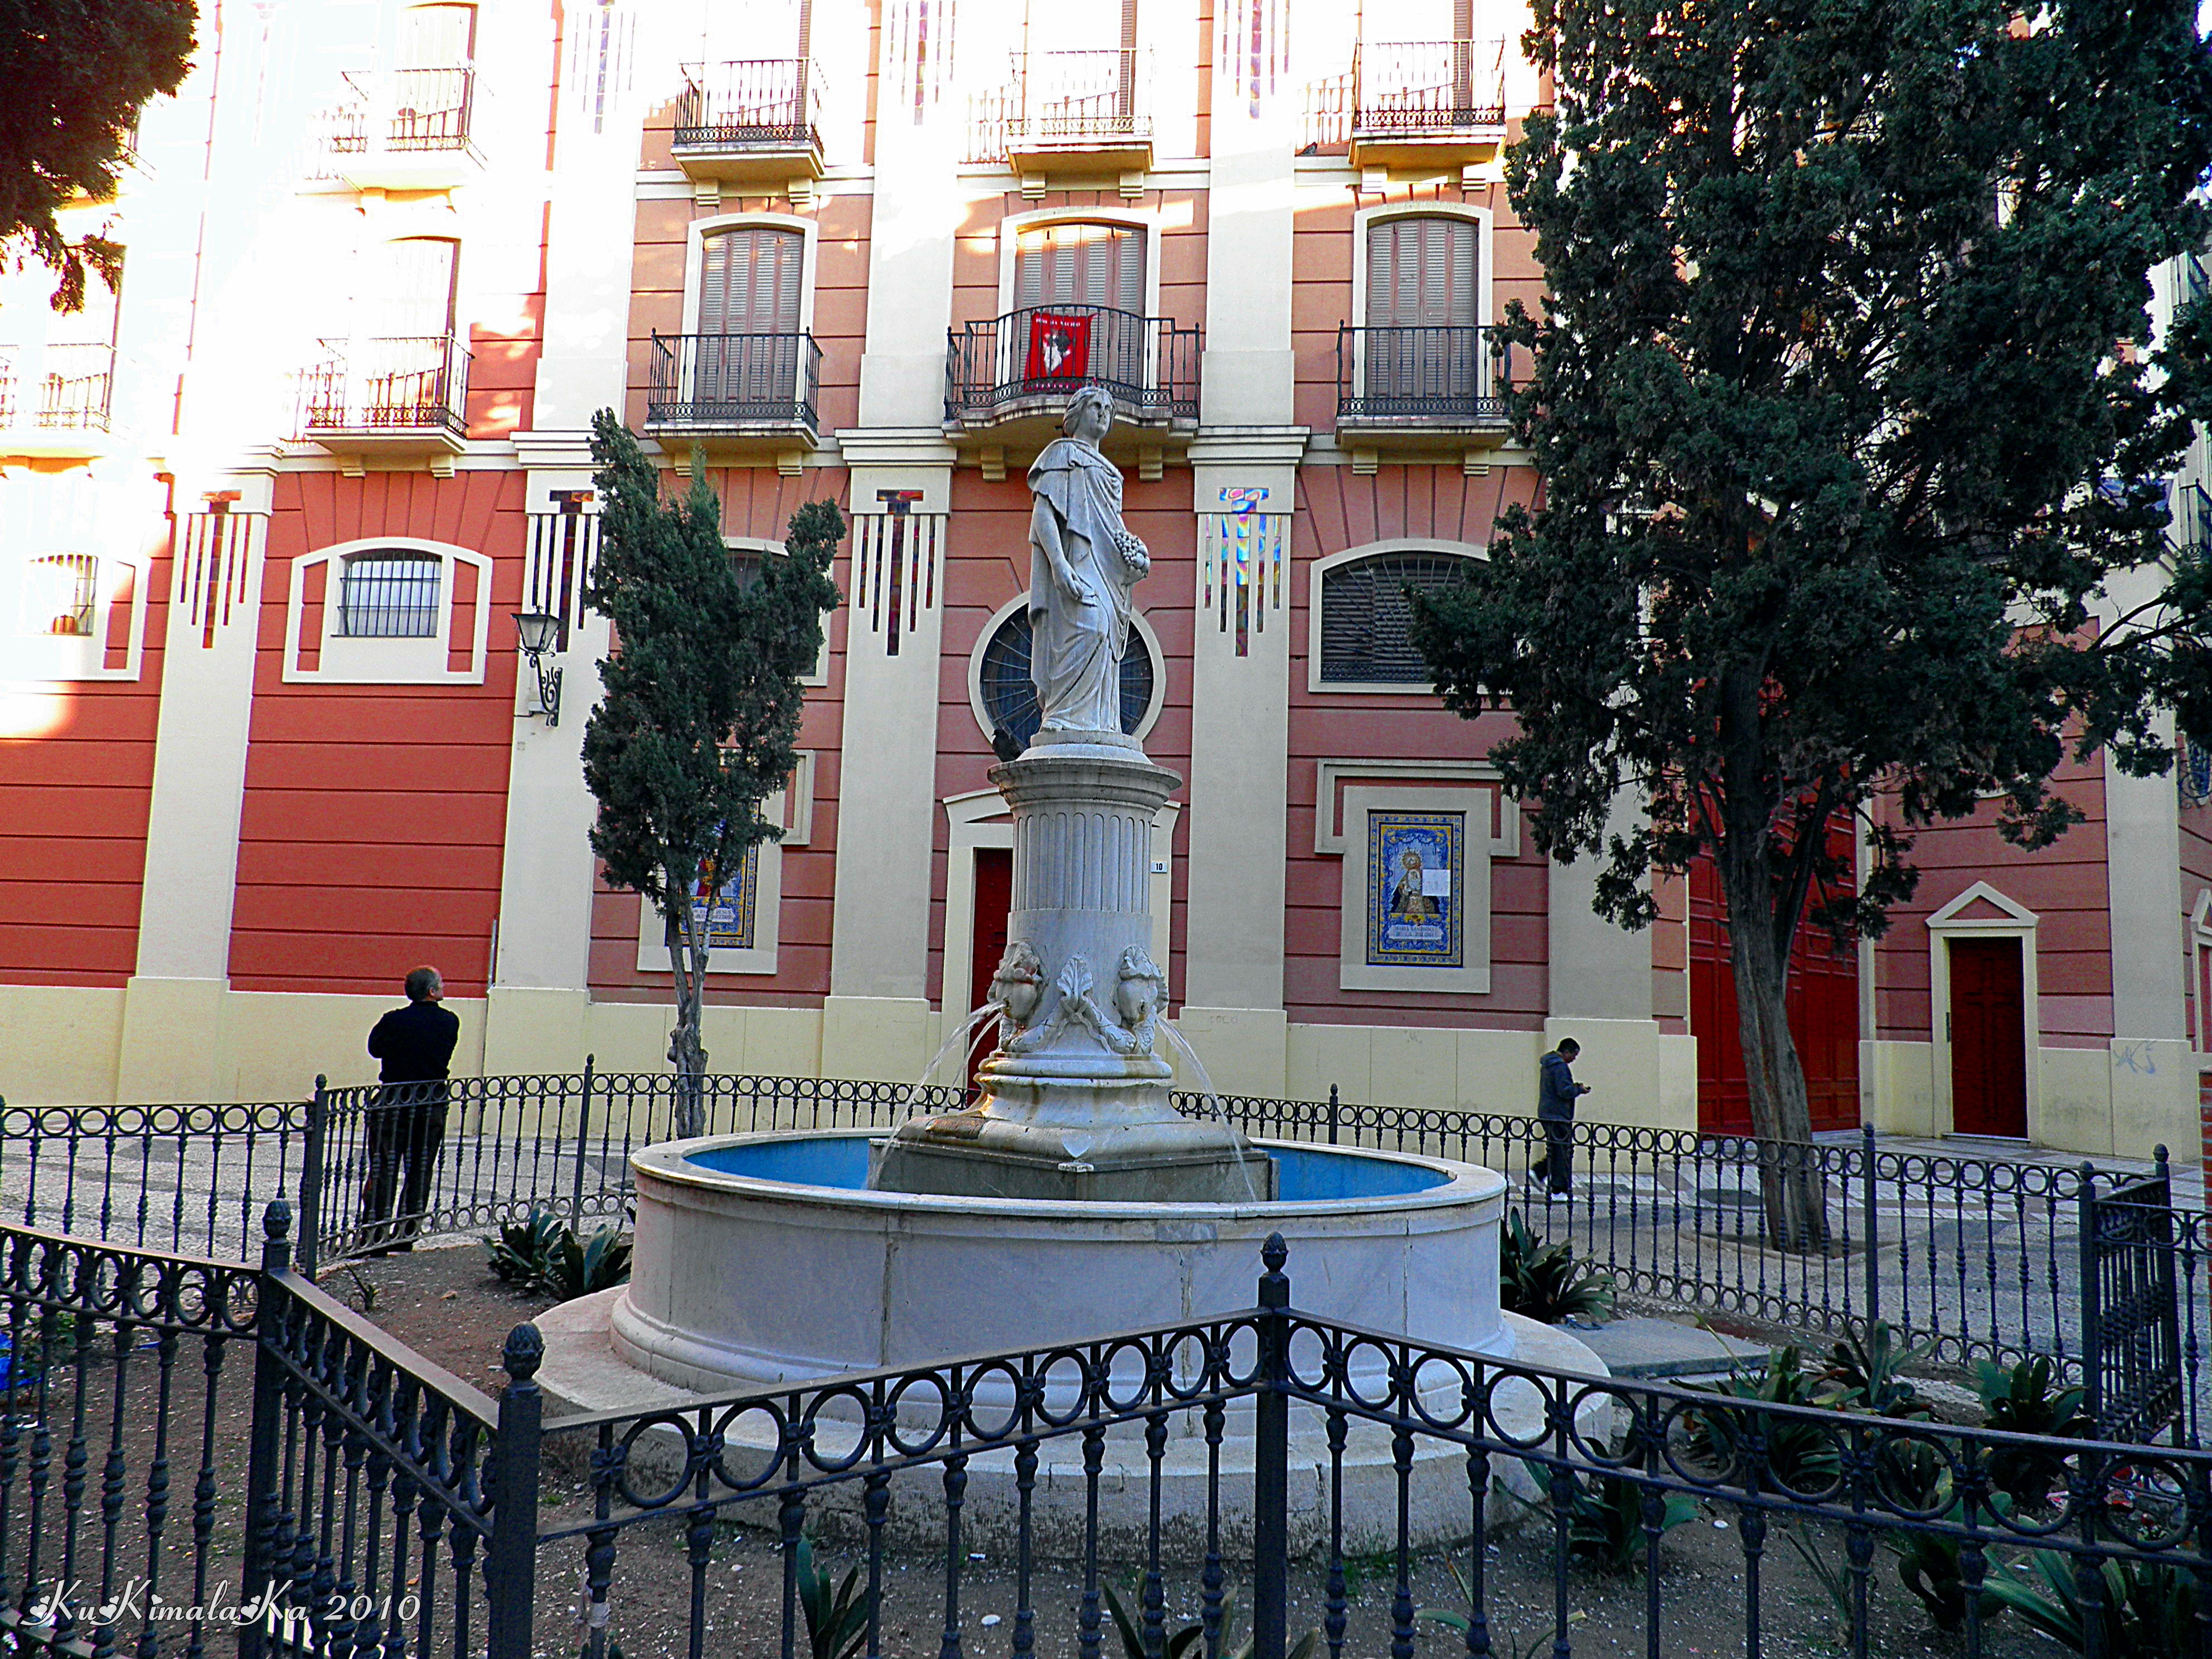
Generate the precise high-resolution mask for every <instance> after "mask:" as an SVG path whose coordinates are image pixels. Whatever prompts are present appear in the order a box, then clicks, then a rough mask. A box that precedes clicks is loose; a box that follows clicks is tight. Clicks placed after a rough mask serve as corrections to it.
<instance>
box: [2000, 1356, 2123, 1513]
mask: <svg viewBox="0 0 2212 1659" xmlns="http://www.w3.org/2000/svg"><path fill="white" fill-rule="evenodd" d="M2057 1377H2058V1369H2057V1365H2055V1364H2053V1363H2052V1362H2051V1358H2050V1357H2049V1356H2048V1355H2045V1354H2034V1355H2031V1356H2030V1357H2029V1358H2026V1359H2023V1360H2021V1362H2020V1364H2017V1365H2015V1366H2012V1367H2011V1368H2010V1369H2007V1368H2006V1367H2004V1366H2002V1365H1998V1364H1993V1363H1991V1362H1990V1361H1989V1360H1986V1359H1984V1360H1983V1361H1981V1362H1980V1363H1979V1364H1978V1365H1977V1366H1976V1367H1975V1370H1974V1386H1975V1388H1976V1389H1977V1390H1978V1392H1979V1393H1980V1395H1981V1396H1982V1421H1983V1423H1984V1425H1986V1426H1987V1427H1990V1428H1992V1429H2002V1430H2005V1431H2008V1432H2010V1433H2013V1434H2033V1435H2041V1436H2044V1437H2047V1438H2055V1439H2060V1440H2069V1439H2071V1440H2084V1439H2091V1438H2093V1437H2095V1434H2096V1425H2095V1424H2093V1422H2091V1421H2090V1419H2089V1413H2087V1411H2086V1410H2085V1409H2083V1402H2084V1401H2085V1400H2086V1398H2087V1396H2086V1395H2084V1394H2083V1393H2082V1391H2081V1389H2076V1388H2060V1387H2058V1386H2057ZM1989 1468H1990V1485H1992V1486H1995V1487H1996V1489H1997V1490H1998V1491H1999V1492H2004V1493H2005V1494H2007V1495H2008V1497H2010V1498H2011V1499H2012V1501H2013V1502H2014V1503H2015V1504H2019V1505H2020V1506H2021V1508H2023V1509H2041V1508H2043V1507H2044V1506H2045V1504H2048V1503H2049V1502H2050V1501H2051V1488H2052V1487H2053V1486H2056V1485H2057V1484H2058V1482H2059V1481H2060V1480H2063V1478H2064V1476H2065V1474H2066V1460H2065V1458H2064V1457H2063V1455H2060V1454H2058V1453H2057V1452H2051V1451H2044V1450H2039V1449H2034V1448H2031V1447H2025V1446H2021V1447H2013V1446H2007V1447H2004V1448H2002V1449H1997V1450H1995V1451H1992V1452H1991V1453H1990V1466H1989Z"/></svg>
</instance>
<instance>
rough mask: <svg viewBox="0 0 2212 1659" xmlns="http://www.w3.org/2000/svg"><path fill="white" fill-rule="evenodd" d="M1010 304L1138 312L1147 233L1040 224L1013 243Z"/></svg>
mask: <svg viewBox="0 0 2212 1659" xmlns="http://www.w3.org/2000/svg"><path fill="white" fill-rule="evenodd" d="M1014 305H1015V307H1016V308H1017V309H1019V310H1024V311H1026V310H1028V309H1029V308H1030V307H1032V306H1103V307H1107V308H1109V309H1110V310H1114V311H1126V312H1129V313H1133V314H1136V315H1139V316H1141V315H1142V314H1143V313H1144V309H1145V233H1144V232H1142V231H1141V230H1139V229H1137V228H1134V227H1133V226H1129V225H1085V224H1073V225H1040V226H1038V227H1037V228H1035V229H1032V230H1025V231H1024V232H1022V234H1021V240H1019V241H1018V242H1017V243H1016V244H1015V246H1014Z"/></svg>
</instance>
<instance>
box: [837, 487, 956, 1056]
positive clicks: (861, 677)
mask: <svg viewBox="0 0 2212 1659" xmlns="http://www.w3.org/2000/svg"><path fill="white" fill-rule="evenodd" d="M862 453H866V452H865V451H863V452H862ZM951 471H952V470H951V462H950V459H949V455H948V457H947V458H946V459H944V460H943V461H941V462H939V463H938V464H935V465H929V464H923V463H918V462H916V461H915V460H913V459H904V460H889V461H886V460H884V459H876V460H873V461H864V462H862V463H860V464H859V465H854V468H853V473H852V497H851V500H852V507H853V513H852V529H851V532H850V537H849V540H848V548H849V552H848V555H847V563H846V568H845V571H844V573H843V578H844V579H843V580H842V582H841V583H840V584H839V585H840V586H841V587H842V589H843V590H844V592H845V596H846V609H845V659H844V661H845V684H844V691H845V698H844V733H843V738H842V745H841V753H840V759H839V767H838V783H837V840H836V847H837V871H836V887H835V908H834V911H833V915H832V919H831V924H830V930H831V931H830V958H829V992H830V995H829V1006H828V1007H827V1008H825V1009H824V1011H823V1068H824V1070H825V1072H830V1073H837V1074H844V1075H859V1074H861V1073H857V1072H854V1071H852V1070H850V1069H849V1066H853V1065H857V1064H858V1060H857V1058H856V1057H854V1056H849V1055H848V1054H844V1053H843V1052H842V1049H841V1051H840V1052H836V1053H833V1052H832V1044H833V1040H835V1039H836V1037H837V1034H839V1033H841V1032H842V1031H844V1030H846V1029H847V1027H848V1024H850V1021H848V1018H847V1012H848V1011H846V1010H845V1009H843V1008H841V1007H840V1006H839V1005H840V1004H841V1003H842V1002H844V1001H845V1000H848V999H853V998H866V999H870V1000H873V1001H875V1002H877V1003H878V1004H880V1003H881V1002H882V1001H883V1000H890V1001H892V1002H894V1003H896V1004H897V1005H899V1006H896V1007H884V1006H877V1007H875V1008H874V1009H873V1010H872V1012H868V1013H867V1015H866V1018H865V1019H863V1020H861V1022H860V1023H861V1024H862V1025H863V1026H867V1027H875V1028H878V1029H879V1030H885V1031H888V1030H890V1029H892V1028H894V1027H895V1028H896V1029H897V1030H899V1031H901V1032H902V1033H903V1032H904V1031H905V1030H906V1029H907V1028H908V1025H909V1024H910V1025H911V1027H912V1030H913V1033H914V1035H913V1036H911V1037H906V1036H902V1037H901V1039H900V1040H899V1041H898V1042H896V1043H895V1044H893V1045H892V1046H893V1047H894V1048H896V1050H897V1052H898V1054H903V1053H904V1050H905V1049H906V1048H908V1047H909V1046H913V1047H915V1048H917V1052H916V1053H915V1055H914V1060H913V1066H914V1069H915V1070H919V1068H920V1066H921V1062H922V1061H923V1060H927V1058H928V1057H929V1055H928V1049H929V1048H931V1047H933V1046H934V1045H933V1043H931V1042H929V1039H928V1036H927V1033H928V1032H929V1031H932V1030H934V1024H933V1021H932V1020H931V1018H929V1005H928V1003H927V1000H926V998H927V970H928V962H929V903H930V868H931V852H930V849H931V845H932V839H933V834H934V830H935V824H934V813H935V810H936V805H937V799H936V785H937V714H938V678H939V660H938V659H939V640H940V634H941V629H942V623H943V617H944V582H945V531H946V525H947V520H948V513H949V507H950V499H949V497H950V493H951ZM887 1021H888V1022H889V1023H888V1024H886V1022H887ZM867 1046H868V1047H869V1048H871V1050H875V1049H878V1048H881V1046H882V1045H881V1044H878V1043H875V1042H870V1043H869V1044H868V1045H867ZM875 1058H876V1060H877V1063H879V1064H898V1063H901V1062H900V1061H898V1060H896V1058H895V1057H894V1056H893V1055H890V1054H878V1055H876V1056H875ZM901 1074H902V1073H899V1072H897V1071H893V1072H889V1073H881V1072H872V1073H866V1075H882V1076H896V1075H901Z"/></svg>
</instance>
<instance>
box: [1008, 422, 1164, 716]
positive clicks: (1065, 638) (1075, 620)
mask: <svg viewBox="0 0 2212 1659" xmlns="http://www.w3.org/2000/svg"><path fill="white" fill-rule="evenodd" d="M1113 422H1114V399H1113V398H1112V396H1111V395H1110V394H1109V392H1107V391H1106V390H1105V389H1104V388H1103V387H1102V386H1085V387H1084V388H1083V390H1082V391H1080V392H1077V393H1076V394H1075V396H1074V398H1073V399H1071V400H1070V402H1069V403H1068V405H1067V413H1066V416H1063V417H1062V418H1061V421H1060V430H1061V431H1062V432H1064V433H1065V434H1066V436H1065V437H1061V438H1056V439H1054V441H1052V442H1051V443H1049V444H1047V445H1046V446H1045V448H1044V453H1042V454H1041V455H1039V456H1038V457H1037V458H1036V464H1035V465H1032V466H1031V467H1030V490H1031V492H1032V493H1033V494H1034V495H1036V508H1035V510H1034V511H1033V512H1032V513H1031V514H1030V628H1031V633H1032V642H1031V645H1030V678H1031V679H1032V680H1034V681H1035V682H1036V694H1037V705H1038V707H1039V708H1041V709H1042V711H1043V719H1042V720H1041V721H1040V725H1041V726H1042V729H1043V730H1045V731H1047V732H1115V733H1119V732H1120V731H1121V653H1122V652H1123V651H1124V650H1126V649H1127V646H1128V641H1129V615H1130V611H1131V610H1132V608H1133V606H1132V598H1131V595H1132V592H1133V589H1134V588H1135V587H1136V585H1137V582H1138V580H1139V578H1141V577H1142V576H1143V575H1144V574H1145V573H1146V571H1147V570H1149V569H1151V568H1152V560H1151V558H1150V556H1148V555H1147V554H1146V550H1145V544H1144V543H1142V542H1140V541H1139V540H1138V539H1137V538H1135V537H1134V536H1133V535H1131V534H1130V533H1129V532H1128V530H1127V527H1126V526H1124V525H1123V524H1122V522H1121V468H1119V467H1117V466H1115V465H1114V463H1113V462H1111V461H1109V460H1108V459H1106V457H1105V455H1104V454H1103V453H1101V452H1100V450H1099V447H1098V444H1099V441H1100V440H1101V439H1103V438H1104V437H1105V435H1106V430H1107V428H1109V426H1111V425H1112V424H1113Z"/></svg>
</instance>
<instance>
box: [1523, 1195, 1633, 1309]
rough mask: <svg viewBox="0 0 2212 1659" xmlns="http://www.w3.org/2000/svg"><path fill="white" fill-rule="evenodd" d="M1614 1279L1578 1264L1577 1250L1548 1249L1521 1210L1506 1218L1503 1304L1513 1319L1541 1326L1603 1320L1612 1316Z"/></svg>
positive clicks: (1560, 1246)
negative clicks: (1530, 1320) (1523, 1319)
mask: <svg viewBox="0 0 2212 1659" xmlns="http://www.w3.org/2000/svg"><path fill="white" fill-rule="evenodd" d="M1498 1305H1499V1306H1501V1307H1502V1308H1504V1310H1505V1311H1506V1312H1508V1313H1517V1314H1519V1315H1521V1316H1523V1317H1524V1318H1528V1319H1534V1320H1535V1321H1537V1322H1540V1323H1541V1324H1546V1325H1556V1324H1558V1323H1559V1322H1560V1321H1561V1320H1563V1319H1568V1318H1579V1319H1603V1318H1605V1317H1606V1316H1608V1315H1609V1314H1611V1313H1612V1312H1613V1276H1612V1275H1611V1274H1610V1273H1607V1272H1606V1271H1605V1270H1604V1269H1603V1268H1601V1267H1594V1266H1592V1265H1590V1264H1589V1263H1587V1262H1577V1261H1576V1260H1575V1251H1574V1246H1573V1245H1571V1244H1568V1243H1564V1242H1563V1243H1558V1244H1547V1243H1544V1242H1543V1241H1542V1240H1541V1239H1540V1238H1538V1237H1536V1236H1535V1234H1534V1233H1533V1232H1531V1231H1529V1230H1528V1220H1527V1218H1525V1217H1524V1216H1523V1215H1522V1212H1520V1211H1518V1210H1508V1211H1507V1212H1505V1225H1504V1228H1503V1229H1501V1230H1500V1231H1499V1233H1498Z"/></svg>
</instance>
